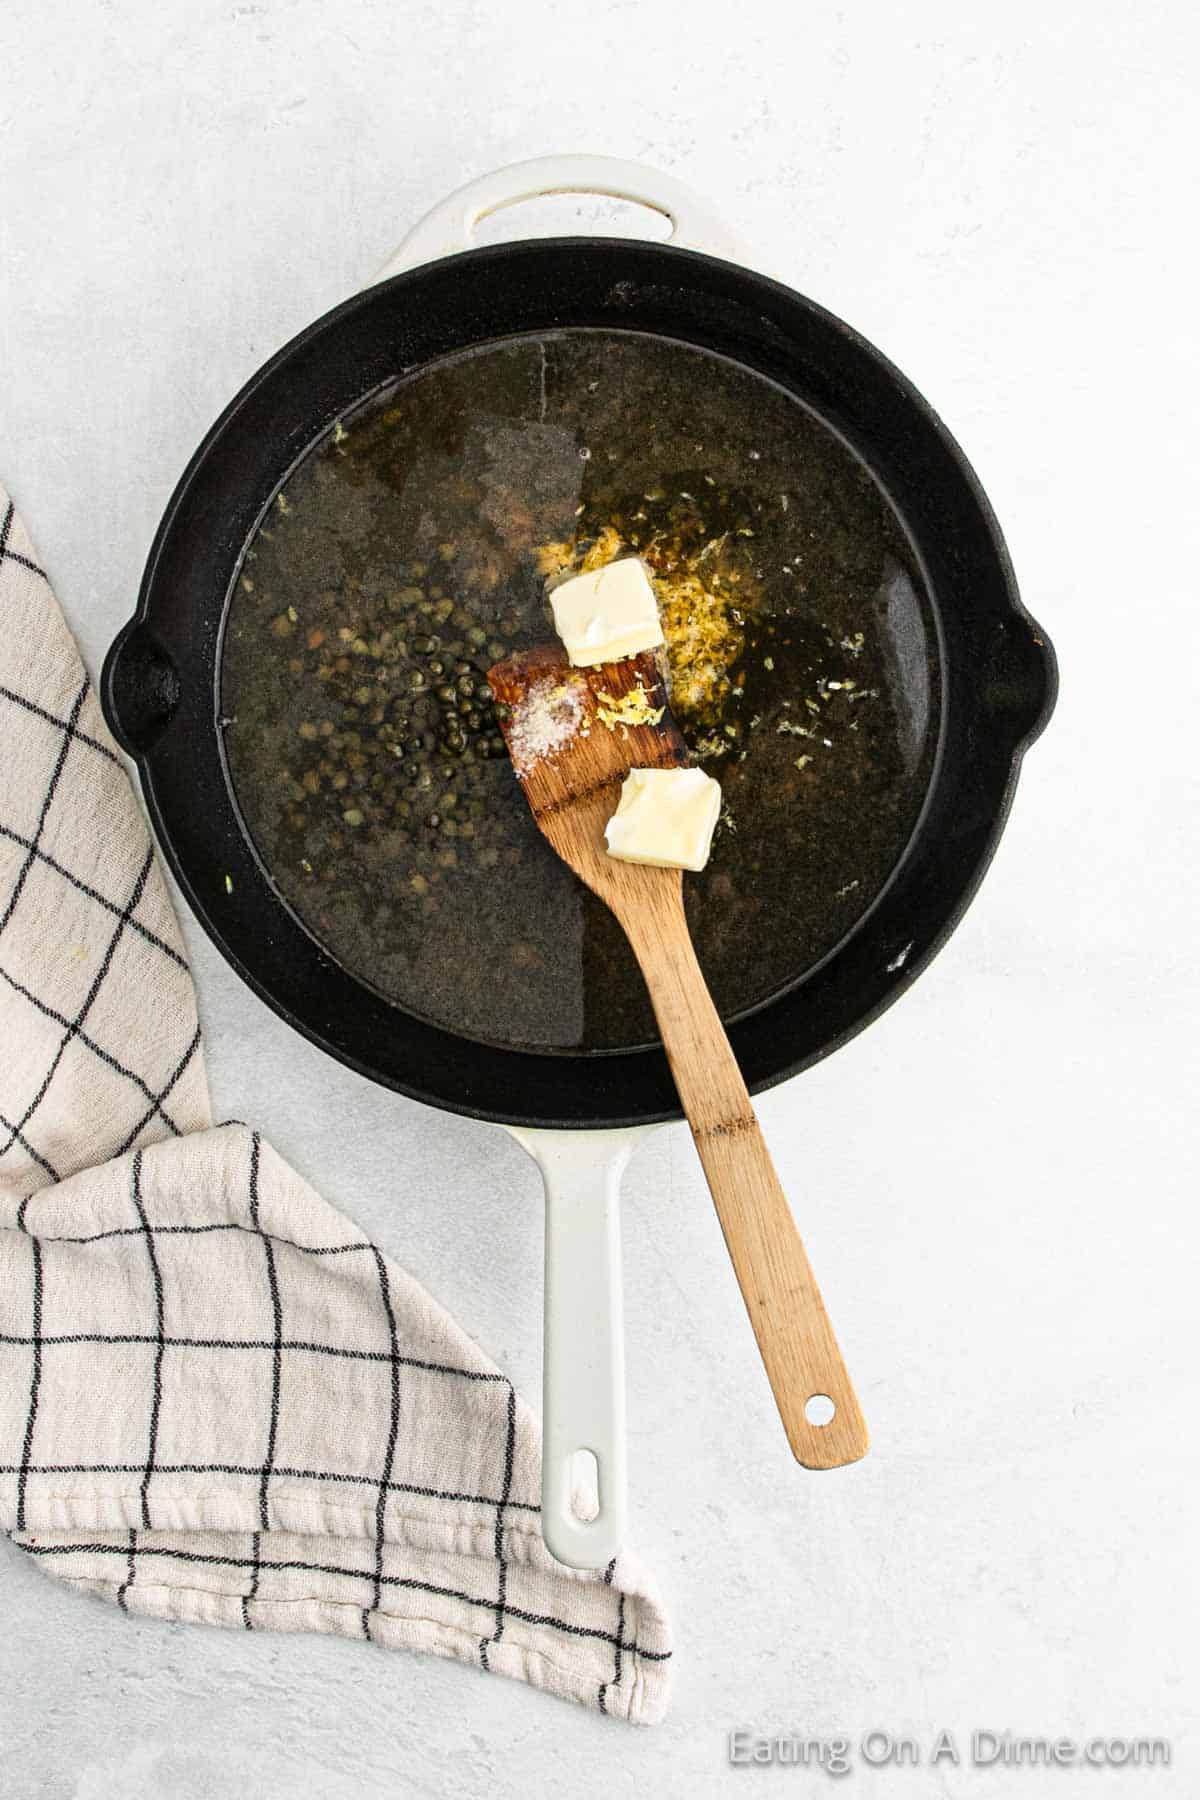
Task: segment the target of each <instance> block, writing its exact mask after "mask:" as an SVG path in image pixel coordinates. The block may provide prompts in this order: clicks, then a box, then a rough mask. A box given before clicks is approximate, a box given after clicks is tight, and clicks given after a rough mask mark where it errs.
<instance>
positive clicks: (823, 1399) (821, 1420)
mask: <svg viewBox="0 0 1200 1800" xmlns="http://www.w3.org/2000/svg"><path fill="white" fill-rule="evenodd" d="M836 1412H837V1407H836V1406H835V1405H834V1404H833V1401H832V1400H831V1399H830V1398H829V1395H828V1394H810V1395H809V1397H808V1399H807V1400H806V1401H805V1402H804V1416H805V1418H806V1419H807V1420H808V1422H809V1424H810V1425H828V1424H829V1423H830V1421H831V1420H832V1419H833V1416H834V1414H835V1413H836Z"/></svg>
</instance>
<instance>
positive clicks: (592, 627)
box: [550, 556, 663, 668]
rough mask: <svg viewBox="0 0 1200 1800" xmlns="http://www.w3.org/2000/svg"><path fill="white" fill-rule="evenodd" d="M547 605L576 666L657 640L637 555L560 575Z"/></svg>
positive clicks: (653, 608) (657, 624) (649, 589)
mask: <svg viewBox="0 0 1200 1800" xmlns="http://www.w3.org/2000/svg"><path fill="white" fill-rule="evenodd" d="M550 610H551V611H552V612H553V614H554V629H555V631H557V633H558V635H559V637H560V638H561V639H562V641H563V643H564V644H565V645H566V650H567V659H568V661H569V662H571V663H573V664H574V665H575V667H576V668H582V667H586V666H589V665H591V664H594V663H607V662H619V661H620V660H621V658H622V657H623V656H635V655H636V654H637V652H638V651H639V650H653V649H654V647H655V645H656V644H661V643H662V641H663V630H662V620H661V619H660V618H659V616H658V602H657V600H656V599H655V598H654V588H653V586H652V585H651V581H650V577H649V575H648V574H647V573H646V565H645V564H644V563H643V562H642V560H641V558H640V557H637V556H623V557H622V558H621V559H620V561H619V562H611V563H606V564H605V566H604V567H603V568H602V569H593V571H592V573H591V574H590V575H572V576H570V577H569V579H568V580H566V581H561V582H560V583H559V584H558V586H557V587H556V588H555V589H554V590H553V592H552V593H551V595H550Z"/></svg>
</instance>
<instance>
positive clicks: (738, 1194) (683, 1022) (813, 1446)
mask: <svg viewBox="0 0 1200 1800" xmlns="http://www.w3.org/2000/svg"><path fill="white" fill-rule="evenodd" d="M488 680H489V682H490V683H491V687H492V692H493V694H494V695H495V697H496V701H497V703H498V707H499V711H500V719H501V725H502V728H503V731H504V736H505V740H506V742H507V744H508V748H509V754H510V755H511V757H512V761H513V767H514V769H515V770H516V773H517V777H518V779H519V780H520V782H521V785H522V787H523V788H524V790H525V795H526V798H527V799H528V801H529V804H530V806H531V808H532V809H533V816H534V819H535V820H536V821H537V825H538V829H539V830H540V831H541V832H542V835H543V836H544V837H545V838H546V839H547V840H548V842H549V843H550V844H551V845H552V846H553V848H554V849H555V850H556V851H557V852H558V854H559V856H561V857H562V859H563V861H564V862H565V863H567V864H569V865H570V867H571V868H572V869H574V871H575V873H576V874H577V875H578V876H579V878H580V879H581V880H582V881H584V882H586V883H587V885H588V887H590V888H591V890H592V892H593V893H594V894H598V895H599V896H600V898H601V900H603V901H604V903H605V905H606V906H608V907H609V908H610V909H611V910H612V912H613V913H615V915H616V917H617V920H618V922H619V923H620V925H621V927H622V929H623V930H624V932H625V935H626V936H627V937H628V939H629V942H630V944H631V945H632V947H633V952H634V955H635V956H636V957H637V959H638V963H639V964H640V966H641V970H642V974H643V975H644V976H645V979H646V986H647V987H648V988H649V990H650V998H651V1000H652V1002H653V1005H654V1013H655V1017H656V1018H657V1020H658V1027H659V1030H660V1032H661V1033H662V1040H663V1044H664V1045H665V1047H666V1052H667V1058H668V1061H669V1062H670V1065H671V1073H672V1075H673V1076H674V1078H675V1085H676V1087H677V1088H678V1090H679V1098H680V1100H681V1102H682V1104H683V1110H684V1112H685V1113H686V1114H687V1119H688V1124H689V1125H690V1126H691V1128H692V1136H693V1137H694V1139H695V1141H696V1149H697V1151H698V1152H699V1155H700V1161H701V1164H702V1165H703V1168H704V1173H705V1176H706V1177H707V1180H708V1185H709V1189H710V1191H711V1193H712V1197H713V1201H714V1203H715V1205H716V1209H717V1217H718V1218H719V1219H720V1221H721V1230H722V1231H723V1232H724V1234H725V1242H726V1245H727V1246H728V1249H729V1254H730V1257H731V1258H732V1261H733V1267H734V1270H735V1272H736V1274H737V1278H738V1284H739V1286H740V1287H741V1290H742V1298H743V1299H744V1301H745V1302H746V1310H747V1312H748V1313H749V1314H750V1323H751V1325H752V1326H753V1327H754V1335H755V1337H756V1338H757V1340H758V1348H759V1351H760V1353H761V1355H762V1359H763V1363H764V1364H765V1366H766V1371H767V1376H768V1378H769V1380H770V1383H771V1388H772V1391H773V1393H774V1395H775V1403H776V1405H777V1406H778V1408H779V1412H780V1416H781V1418H782V1419H783V1424H784V1429H785V1430H786V1432H787V1436H788V1442H789V1444H790V1445H791V1447H792V1450H793V1451H794V1453H795V1455H796V1458H797V1460H798V1461H800V1462H801V1463H803V1464H804V1466H805V1467H806V1468H809V1469H834V1468H840V1467H841V1466H842V1465H843V1464H845V1463H851V1462H857V1460H858V1458H859V1457H861V1456H864V1455H865V1454H866V1450H867V1441H868V1440H867V1428H866V1424H865V1422H864V1420H863V1416H862V1412H861V1410H860V1408H859V1404H858V1400H857V1398H856V1396H855V1393H854V1389H853V1387H852V1386H851V1383H850V1377H849V1375H848V1374H847V1372H846V1367H845V1364H844V1363H843V1361H842V1355H841V1351H840V1350H839V1349H838V1344H837V1339H836V1338H835V1337H834V1334H833V1327H832V1325H831V1324H830V1323H829V1318H828V1315H827V1314H826V1311H825V1305H824V1302H823V1301H822V1299H821V1295H820V1291H819V1289H818V1287H817V1284H816V1281H815V1279H814V1277H813V1272H812V1270H811V1268H810V1267H809V1262H808V1257H807V1256H806V1255H805V1253H804V1246H803V1244H802V1243H801V1241H800V1236H799V1233H798V1232H797V1230H796V1225H795V1221H794V1220H793V1218H792V1214H791V1209H790V1207H789V1206H788V1203H787V1200H786V1199H785V1197H784V1193H783V1189H782V1188H781V1187H780V1185H779V1177H778V1176H777V1175H776V1173H775V1169H774V1166H773V1164H772V1162H771V1157H770V1153H769V1152H768V1150H767V1146H766V1144H765V1142H764V1141H763V1135H762V1131H761V1129H760V1127H759V1123H758V1120H757V1118H756V1117H755V1114H754V1108H753V1106H752V1105H751V1103H750V1096H749V1094H748V1092H747V1090H746V1084H745V1082H744V1081H743V1080H742V1075H741V1071H740V1069H739V1068H738V1066H737V1063H736V1061H735V1060H734V1055H733V1051H732V1050H731V1048H730V1045H729V1040H728V1038H727V1037H726V1035H725V1030H724V1027H723V1026H722V1024H721V1021H720V1019H719V1017H718V1016H717V1010H716V1008H715V1006H714V1005H713V1003H712V999H711V996H710V995H709V992H708V988H707V986H706V985H705V981H704V976H703V975H702V974H701V972H700V965H699V963H698V962H697V961H696V954H695V951H694V950H693V948H692V941H691V937H690V934H689V932H688V927H687V919H686V917H685V915H684V910H683V882H682V878H681V874H680V871H679V870H678V869H654V868H647V867H644V866H642V865H635V864H632V863H624V862H617V861H616V860H615V859H614V858H613V857H610V856H609V854H608V851H607V848H606V846H605V841H604V827H605V825H606V823H607V822H608V820H609V819H610V818H611V817H612V815H613V813H614V812H615V811H616V807H617V801H618V798H619V795H620V789H621V783H622V781H623V780H624V779H625V776H626V774H627V773H628V771H629V770H630V769H631V768H644V769H645V768H675V767H679V766H682V765H684V764H686V763H687V761H688V753H687V746H686V745H685V743H684V741H683V738H682V737H681V736H680V733H679V730H678V727H677V726H676V725H675V722H674V720H673V719H672V718H671V715H670V712H669V711H668V710H667V695H666V691H665V688H664V685H663V681H662V677H661V675H660V672H659V668H658V663H657V660H656V658H655V656H654V654H653V653H652V652H643V654H642V655H640V656H636V657H629V658H626V659H625V660H624V661H623V662H620V663H605V664H601V665H600V666H598V667H596V668H586V669H576V668H572V667H571V666H570V665H569V663H568V662H567V661H566V659H565V657H564V655H563V651H562V648H561V646H560V645H558V644H546V645H540V646H539V647H538V648H537V649H535V650H530V651H526V652H525V653H524V654H522V655H520V656H514V657H510V658H509V660H508V661H506V662H502V663H497V664H496V666H495V667H494V668H493V669H491V670H490V671H489V673H488ZM660 709H661V710H660ZM821 1397H824V1398H825V1399H826V1400H828V1401H832V1403H833V1414H832V1417H830V1418H829V1419H828V1422H827V1423H816V1422H814V1421H813V1420H811V1419H810V1418H809V1417H808V1416H807V1410H806V1409H808V1408H809V1404H810V1402H819V1400H820V1399H821ZM813 1411H814V1413H815V1414H816V1415H817V1416H818V1417H821V1416H823V1412H827V1411H828V1408H827V1407H825V1408H824V1409H821V1408H820V1406H819V1405H816V1406H814V1407H813Z"/></svg>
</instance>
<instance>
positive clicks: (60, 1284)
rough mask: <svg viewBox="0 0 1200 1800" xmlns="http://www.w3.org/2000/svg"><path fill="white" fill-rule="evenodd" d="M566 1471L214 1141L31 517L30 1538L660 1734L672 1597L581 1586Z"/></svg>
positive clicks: (8, 609)
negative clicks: (557, 1480)
mask: <svg viewBox="0 0 1200 1800" xmlns="http://www.w3.org/2000/svg"><path fill="white" fill-rule="evenodd" d="M539 1457H540V1446H539V1441H538V1428H537V1424H536V1422H535V1420H534V1418H533V1416H532V1414H531V1413H530V1411H529V1409H528V1408H527V1407H526V1406H525V1405H524V1404H523V1402H522V1401H520V1400H519V1399H518V1398H517V1396H516V1394H515V1393H514V1391H513V1387H512V1384H511V1383H510V1382H509V1381H508V1380H507V1379H506V1377H505V1376H504V1375H502V1374H501V1373H500V1371H499V1370H498V1369H497V1368H496V1367H495V1366H494V1365H493V1364H492V1363H490V1362H489V1361H488V1359H487V1358H486V1357H485V1356H484V1355H483V1354H482V1352H481V1351H480V1350H479V1349H477V1348H476V1346H475V1345H474V1344H473V1343H472V1342H471V1341H470V1339H469V1338H467V1337H466V1336H465V1335H464V1333H463V1332H461V1331H460V1330H459V1329H458V1327H457V1326H456V1325H455V1324H454V1322H453V1320H451V1319H450V1318H449V1317H448V1316H447V1315H446V1314H445V1313H444V1312H442V1311H441V1309H440V1308H439V1307H437V1306H436V1305H435V1304H434V1302H433V1301H432V1300H431V1299H430V1297H429V1295H428V1294H427V1293H425V1292H424V1290H423V1289H422V1288H420V1287H418V1285H417V1284H416V1282H414V1281H412V1280H410V1279H409V1277H408V1276H407V1275H405V1274H404V1273H403V1271H402V1270H400V1269H398V1268H397V1267H396V1266H395V1264H394V1263H392V1262H390V1261H389V1260H388V1259H387V1258H386V1257H385V1256H384V1255H383V1254H382V1252H381V1251H380V1250H378V1249H377V1248H376V1247H375V1245H374V1244H371V1243H369V1242H368V1241H367V1240H366V1238H364V1237H363V1235H362V1233H361V1232H360V1231H359V1230H358V1229H357V1228H356V1227H355V1226H354V1225H353V1224H352V1223H351V1222H350V1221H349V1220H348V1219H346V1218H344V1217H343V1216H342V1215H341V1214H340V1213H337V1212H335V1211H334V1209H333V1208H332V1207H331V1206H328V1205H327V1204H326V1203H325V1202H324V1201H323V1200H322V1199H321V1198H320V1196H319V1195H317V1194H316V1193H314V1192H313V1190H312V1189H311V1188H310V1187H309V1186H307V1184H306V1183H305V1182H303V1181H302V1180H301V1179H300V1177H299V1176H298V1175H296V1174H295V1173H294V1172H293V1170H291V1169H290V1168H289V1167H288V1165H287V1164H286V1163H285V1162H284V1161H283V1160H282V1158H281V1157H279V1156H278V1155H277V1154H276V1153H275V1151H274V1150H272V1149H271V1147H270V1145H269V1144H266V1143H264V1142H263V1140H262V1139H261V1138H260V1136H259V1134H258V1133H257V1132H256V1131H252V1130H250V1129H249V1128H248V1127H246V1126H244V1125H239V1124H228V1125H220V1126H214V1125H213V1124H212V1123H211V1117H210V1112H209V1100H208V1086H207V1082H206V1079H205V1073H204V1064H203V1060H202V1055H201V1049H200V1031H199V1025H198V1023H197V1016H196V999H195V994H194V992H193V988H192V979H191V974H190V972H189V970H188V966H187V963H186V961H185V959H184V956H183V954H182V948H181V940H180V936H179V930H178V927H177V924H176V921H175V918H174V915H173V913H172V910H171V905H170V901H169V898H168V896H167V892H166V888H165V886H164V883H163V880H162V876H161V874H160V871H159V869H158V867H157V865H156V863H155V860H154V854H153V851H152V849H151V846H150V842H149V838H148V836H147V832H146V828H145V825H144V823H143V820H142V816H141V812H140V810H139V807H138V804H137V801H136V799H135V797H134V794H133V791H132V789H131V787H130V785H129V782H128V780H127V778H126V776H125V773H124V770H123V768H122V766H121V764H120V762H119V760H118V758H117V755H116V753H115V751H114V749H113V745H112V742H111V739H110V738H109V735H108V732H107V730H106V728H105V725H104V721H103V719H102V717H101V714H100V709H99V706H98V705H97V703H96V698H95V695H94V694H93V692H92V689H91V686H90V684H89V683H88V681H87V678H86V676H85V674H84V671H83V666H82V663H81V662H80V659H79V654H78V651H77V649H76V646H75V643H74V641H73V639H72V637H71V634H70V632H69V631H68V629H67V626H66V624H65V622H64V620H63V617H62V615H61V613H60V612H59V610H58V607H57V605H56V603H55V601H54V597H53V595H52V594H51V591H50V588H49V584H48V582H47V580H46V577H45V575H44V574H43V572H42V570H41V568H40V567H39V564H38V562H37V559H36V557H35V555H34V553H33V549H32V547H31V545H30V543H29V539H28V538H27V536H26V535H25V532H24V530H23V529H22V526H21V522H20V520H19V519H18V518H17V517H16V516H15V514H14V512H13V507H12V504H11V502H10V501H9V499H8V496H7V495H6V494H5V492H4V490H3V488H0V1526H3V1527H4V1528H5V1529H6V1530H7V1531H8V1532H9V1533H10V1535H11V1538H12V1541H13V1543H14V1544H15V1545H17V1546H18V1548H19V1549H20V1550H22V1551H24V1552H25V1553H26V1554H27V1555H29V1556H32V1557H33V1558H35V1560H36V1561H37V1562H38V1564H39V1565H40V1567H41V1568H43V1569H44V1570H46V1572H47V1573H48V1574H52V1575H55V1576H57V1577H58V1578H59V1579H60V1580H63V1581H67V1582H70V1583H72V1584H73V1585H74V1586H76V1587H77V1588H79V1589H81V1590H83V1591H86V1592H88V1593H91V1594H96V1595H99V1596H100V1597H102V1598H104V1599H107V1600H111V1601H115V1602H116V1604H117V1605H118V1606H119V1607H120V1608H121V1609H122V1611H124V1612H127V1613H129V1612H139V1611H140V1612H146V1613H153V1614H156V1615H158V1616H160V1617H164V1618H170V1619H192V1620H200V1621H203V1622H205V1623H208V1624H217V1625H231V1626H234V1627H236V1628H239V1629H242V1630H247V1631H257V1630H276V1631H297V1630H301V1631H330V1632H340V1633H342V1634H343V1635H345V1636H347V1637H355V1638H367V1639H370V1640H371V1641H372V1642H374V1643H377V1644H383V1645H386V1646H388V1647H400V1646H403V1647H406V1648H414V1649H420V1650H430V1651H433V1652H434V1653H435V1654H437V1655H439V1656H455V1657H459V1658H461V1659H463V1660H465V1661H469V1662H475V1663H477V1664H479V1665H481V1666H482V1667H483V1668H484V1669H490V1670H491V1671H493V1672H494V1673H497V1674H503V1675H512V1676H516V1677H518V1678H520V1679H521V1680H524V1681H529V1682H532V1683H534V1684H535V1685H536V1686H538V1687H543V1688H546V1689H548V1690H550V1691H551V1692H552V1693H556V1694H561V1695H563V1696H566V1697H568V1698H571V1699H574V1700H579V1701H583V1702H584V1703H586V1704H589V1705H593V1706H598V1707H599V1708H600V1709H601V1711H604V1712H609V1713H614V1714H619V1715H620V1716H621V1717H623V1718H627V1719H636V1720H639V1721H642V1722H649V1721H651V1720H654V1719H657V1718H659V1717H660V1716H661V1715H662V1713H663V1712H664V1710H665V1708H666V1702H667V1684H668V1670H669V1666H670V1664H669V1658H670V1645H669V1638H668V1631H667V1625H666V1621H665V1619H664V1616H663V1612H662V1608H661V1605H660V1603H659V1600H658V1597H657V1594H656V1592H655V1589H654V1587H653V1584H652V1582H651V1580H650V1578H649V1576H648V1575H647V1573H646V1571H645V1570H643V1569H642V1568H641V1567H640V1566H639V1565H638V1564H637V1562H636V1561H635V1560H634V1559H633V1558H632V1557H630V1556H627V1555H624V1554H623V1555H621V1556H620V1557H618V1558H617V1560H616V1562H615V1563H614V1564H613V1565H612V1566H610V1568H609V1569H608V1571H607V1573H606V1574H605V1576H604V1577H603V1579H600V1578H599V1577H589V1576H583V1575H579V1574H577V1573H576V1572H574V1571H571V1570H568V1569H564V1568H563V1567H562V1566H561V1565H560V1564H558V1563H557V1562H555V1561H554V1560H553V1558H552V1557H550V1556H549V1554H548V1553H547V1551H546V1548H545V1546H544V1544H543V1542H542V1536H541V1530H540V1526H539V1511H538V1492H539V1482H538V1464H539Z"/></svg>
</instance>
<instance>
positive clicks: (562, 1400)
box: [512, 1127, 645, 1569]
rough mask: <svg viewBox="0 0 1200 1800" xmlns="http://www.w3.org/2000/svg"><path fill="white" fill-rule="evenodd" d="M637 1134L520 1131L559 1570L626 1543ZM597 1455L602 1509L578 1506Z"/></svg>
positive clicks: (547, 1484)
mask: <svg viewBox="0 0 1200 1800" xmlns="http://www.w3.org/2000/svg"><path fill="white" fill-rule="evenodd" d="M644 1129H645V1128H644V1127H643V1128H640V1129H637V1130H632V1131H524V1130H513V1133H512V1135H513V1136H514V1137H515V1138H516V1140H517V1142H518V1143H519V1144H520V1145H521V1146H522V1147H523V1148H524V1149H525V1150H527V1151H528V1152H529V1155H530V1156H532V1158H533V1160H534V1161H535V1162H536V1163H537V1165H538V1168H539V1169H540V1170H541V1172H542V1180H543V1182H544V1184H545V1188H546V1275H545V1308H546V1317H545V1339H544V1343H543V1347H542V1369H543V1374H542V1536H543V1537H544V1538H545V1540H546V1547H547V1549H548V1550H549V1551H550V1552H551V1554H552V1555H553V1556H556V1557H557V1558H558V1560H559V1562H562V1563H566V1564H567V1565H568V1566H569V1567H570V1568H573V1569H604V1568H607V1566H608V1564H609V1563H610V1562H611V1561H612V1559H613V1557H614V1556H615V1555H616V1554H617V1552H618V1551H619V1550H620V1548H621V1545H622V1542H623V1541H624V1537H625V1345H624V1327H623V1316H622V1305H621V1233H620V1223H619V1220H620V1208H619V1199H620V1190H621V1177H622V1175H623V1174H624V1172H625V1165H626V1164H627V1163H628V1161H629V1157H630V1154H631V1152H632V1151H633V1149H634V1146H635V1144H636V1143H637V1141H638V1138H639V1136H640V1135H641V1131H642V1130H644ZM579 1451H590V1452H591V1454H592V1455H593V1456H594V1457H595V1459H596V1484H597V1487H598V1490H599V1499H600V1504H599V1510H598V1511H597V1512H596V1514H595V1516H594V1517H593V1518H591V1519H584V1518H581V1517H580V1516H579V1514H578V1513H576V1511H575V1508H574V1497H575V1489H576V1485H577V1472H576V1467H575V1457H576V1454H577V1452H579Z"/></svg>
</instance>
